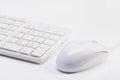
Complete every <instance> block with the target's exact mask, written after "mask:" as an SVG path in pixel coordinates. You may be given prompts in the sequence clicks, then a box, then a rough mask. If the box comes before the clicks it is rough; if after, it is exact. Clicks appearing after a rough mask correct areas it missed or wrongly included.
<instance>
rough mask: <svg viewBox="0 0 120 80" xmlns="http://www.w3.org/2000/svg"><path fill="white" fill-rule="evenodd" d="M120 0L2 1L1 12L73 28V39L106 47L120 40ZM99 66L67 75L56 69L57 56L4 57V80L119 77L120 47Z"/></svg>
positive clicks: (0, 69)
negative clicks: (33, 60)
mask: <svg viewBox="0 0 120 80" xmlns="http://www.w3.org/2000/svg"><path fill="white" fill-rule="evenodd" d="M119 4H120V1H119V0H19V1H18V0H0V14H5V15H9V16H15V17H18V18H19V17H20V18H23V19H29V20H33V21H38V22H39V21H40V22H43V23H48V24H55V25H57V26H61V27H65V28H68V29H72V31H73V32H71V35H70V40H74V39H80V40H98V41H99V42H100V43H102V44H104V45H106V46H112V45H114V44H116V43H120V38H119V37H120V28H119V26H120V5H119ZM119 49H120V48H118V49H116V50H115V51H113V52H112V54H111V55H110V59H109V60H108V61H107V62H106V63H104V64H102V65H100V66H97V67H95V68H92V69H90V70H87V71H84V72H80V73H76V74H64V73H61V72H59V71H58V70H57V69H56V65H55V60H56V55H57V54H56V55H54V56H52V57H51V58H50V59H49V60H48V61H47V62H45V63H44V64H42V65H36V64H32V63H27V62H23V61H19V60H15V59H11V58H7V57H3V56H0V79H1V80H16V79H17V80H25V79H26V80H35V79H36V80H89V79H91V80H113V79H114V80H119V79H120V76H119V74H120V63H119V60H120V58H119V56H120V54H119V52H120V50H119Z"/></svg>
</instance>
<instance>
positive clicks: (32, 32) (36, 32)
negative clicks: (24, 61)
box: [29, 30, 40, 36]
mask: <svg viewBox="0 0 120 80" xmlns="http://www.w3.org/2000/svg"><path fill="white" fill-rule="evenodd" d="M39 33H40V32H39V31H35V30H31V31H30V32H29V34H31V35H34V36H37V35H38V34H39Z"/></svg>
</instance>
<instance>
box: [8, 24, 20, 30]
mask: <svg viewBox="0 0 120 80" xmlns="http://www.w3.org/2000/svg"><path fill="white" fill-rule="evenodd" d="M18 28H19V27H17V26H14V25H8V26H7V29H8V30H11V31H15V30H17V29H18Z"/></svg>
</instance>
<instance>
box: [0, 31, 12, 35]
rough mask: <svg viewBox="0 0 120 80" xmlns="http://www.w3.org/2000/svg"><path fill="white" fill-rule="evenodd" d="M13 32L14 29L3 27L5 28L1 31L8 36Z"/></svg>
mask: <svg viewBox="0 0 120 80" xmlns="http://www.w3.org/2000/svg"><path fill="white" fill-rule="evenodd" d="M11 33H12V31H10V30H5V29H3V30H2V31H1V32H0V34H3V35H6V36H9V35H10V34H11Z"/></svg>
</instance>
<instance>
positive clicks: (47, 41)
mask: <svg viewBox="0 0 120 80" xmlns="http://www.w3.org/2000/svg"><path fill="white" fill-rule="evenodd" d="M44 43H45V44H48V45H53V44H54V43H55V41H53V40H49V39H47V40H46V41H45V42H44Z"/></svg>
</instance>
